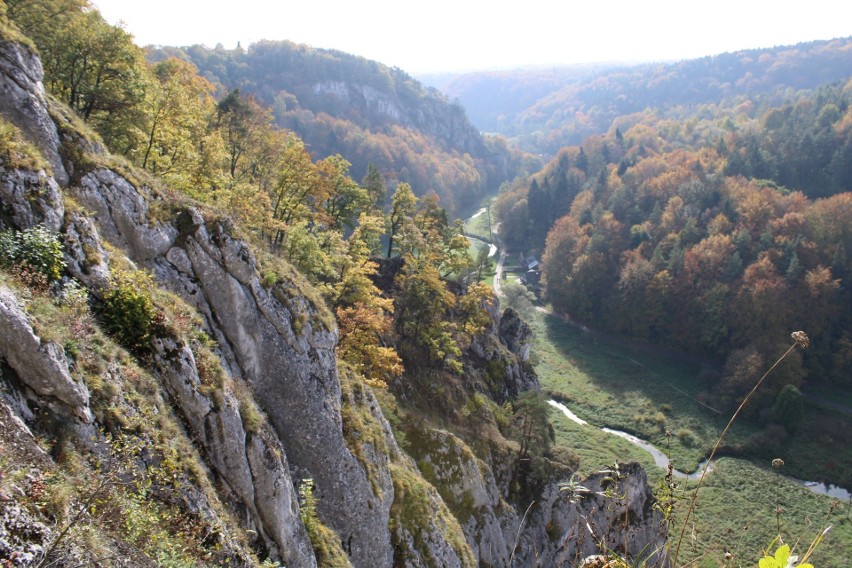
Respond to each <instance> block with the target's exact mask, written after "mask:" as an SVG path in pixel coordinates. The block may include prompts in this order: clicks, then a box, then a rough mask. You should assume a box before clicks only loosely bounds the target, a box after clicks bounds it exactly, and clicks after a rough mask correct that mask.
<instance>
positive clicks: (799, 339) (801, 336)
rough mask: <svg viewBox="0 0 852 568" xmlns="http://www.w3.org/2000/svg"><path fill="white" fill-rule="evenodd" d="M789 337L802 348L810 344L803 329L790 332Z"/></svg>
mask: <svg viewBox="0 0 852 568" xmlns="http://www.w3.org/2000/svg"><path fill="white" fill-rule="evenodd" d="M790 337H792V338H793V341H795V342H796V345H798V346H799V347H801V348H802V349H807V348H808V346H809V345H810V344H811V340H810V339H808V335H807V334H806V333H805V332H804V331H794V332H793V333H791V334H790Z"/></svg>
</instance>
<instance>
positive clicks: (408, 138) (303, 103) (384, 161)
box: [149, 41, 523, 212]
mask: <svg viewBox="0 0 852 568" xmlns="http://www.w3.org/2000/svg"><path fill="white" fill-rule="evenodd" d="M169 56H173V57H179V58H181V59H186V60H189V61H191V62H192V63H193V64H194V65H196V66H197V67H198V69H199V72H200V73H201V74H202V75H203V76H204V77H205V78H206V79H208V80H209V81H210V82H212V83H213V84H214V85H216V86H217V87H218V89H219V90H220V92H221V94H224V93H226V92H228V91H230V90H233V89H239V90H240V92H241V93H243V94H248V95H252V96H254V97H255V98H257V99H258V100H259V101H261V102H262V103H263V104H265V105H267V106H269V107H270V108H271V109H272V110H273V113H274V115H275V119H276V121H277V123H278V124H279V125H280V126H283V127H285V128H289V129H292V130H294V131H295V132H297V133H298V134H299V136H300V137H301V138H302V139H303V140H305V142H306V143H307V144H308V146H309V148H310V149H311V151H312V153H313V154H314V156H315V157H317V158H323V157H326V156H330V155H333V154H341V155H342V156H343V157H344V158H346V159H347V160H349V161H350V162H351V163H352V173H353V176H354V177H356V179H360V178H361V177H363V176H364V175H366V173H367V166H368V164H373V165H375V166H377V167H378V168H379V170H380V171H381V172H382V173H383V175H384V176H385V178H386V180H387V181H388V183H389V184H390V185H395V183H393V182H395V181H404V182H407V183H410V184H411V185H412V187H413V188H414V190H415V192H416V193H417V194H418V195H424V194H426V193H427V192H429V191H433V192H435V193H437V194H438V195H439V196H440V198H441V204H442V206H443V207H445V208H446V209H448V210H450V211H451V212H454V211H457V210H458V209H465V208H470V207H472V206H474V205H477V204H478V203H479V200H480V199H481V198H482V196H483V195H485V194H486V193H487V192H491V191H494V190H496V188H497V187H498V186H499V185H500V183H502V182H503V181H504V180H506V179H511V178H512V177H514V176H515V175H517V174H518V173H519V171H518V170H519V168H521V167H522V165H523V164H522V157H521V156H520V155H519V154H518V153H516V152H511V151H509V150H508V149H507V148H506V147H505V146H503V145H501V144H499V143H495V142H494V141H491V140H488V139H485V138H483V136H482V135H481V134H480V133H479V131H478V130H477V129H476V128H475V127H474V126H473V125H472V124H471V123H470V121H469V120H468V118H467V116H466V114H465V110H464V108H462V106H461V105H460V104H458V103H453V102H451V101H450V100H449V99H447V97H445V96H444V95H442V94H441V93H440V92H438V91H437V90H435V89H430V88H426V87H424V86H423V85H421V84H420V83H419V82H418V81H416V80H415V79H413V78H412V77H411V76H409V75H408V74H406V73H405V72H404V71H402V70H400V69H396V68H388V67H386V66H384V65H382V64H380V63H377V62H375V61H369V60H367V59H364V58H362V57H357V56H354V55H349V54H347V53H343V52H339V51H333V50H324V49H314V48H311V47H309V46H306V45H300V44H295V43H292V42H288V41H261V42H258V43H255V44H253V45H251V46H250V47H249V48H248V49H247V50H243V49H234V50H226V49H221V48H216V49H208V48H206V47H203V46H191V47H185V48H180V49H179V48H170V47H166V48H158V49H156V50H153V51H151V52H150V53H149V57H150V58H152V59H154V60H159V59H163V58H165V57H169Z"/></svg>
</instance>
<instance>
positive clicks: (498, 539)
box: [415, 430, 515, 567]
mask: <svg viewBox="0 0 852 568" xmlns="http://www.w3.org/2000/svg"><path fill="white" fill-rule="evenodd" d="M416 448H417V450H416V451H415V455H416V456H417V459H418V466H419V467H420V470H421V472H423V474H424V476H425V477H426V478H427V479H428V480H429V481H430V482H431V483H432V484H433V485H434V486H435V487H437V488H439V490H440V493H441V497H443V499H444V502H446V503H447V504H448V506H449V507H450V509H451V510H452V511H453V513H454V514H455V516H456V518H457V519H458V521H459V522H460V523H461V525H462V528H463V530H464V534H465V536H466V538H467V542H468V544H469V545H470V547H471V550H472V551H473V553H474V555H475V557H476V559H477V562H478V565H479V566H495V567H496V566H508V565H509V557H510V555H511V542H510V541H508V540H507V532H508V531H507V530H506V529H508V528H509V526H508V525H509V524H511V521H512V520H514V517H515V514H514V510H513V509H512V507H511V506H510V505H509V504H508V503H506V502H505V501H504V499H503V496H502V494H501V491H500V488H499V484H498V483H497V481H496V480H495V479H494V475H493V473H492V471H491V468H490V467H489V466H488V464H486V463H485V462H483V461H482V460H480V459H479V458H477V457H476V455H475V454H474V453H473V452H472V451H471V449H470V448H469V447H468V445H467V444H466V443H465V442H464V441H463V440H461V439H460V438H459V437H458V436H455V435H454V434H452V433H450V432H447V431H445V430H431V431H429V432H425V433H424V434H423V437H422V439H418V440H417V444H416ZM504 523H505V524H506V525H507V526H504Z"/></svg>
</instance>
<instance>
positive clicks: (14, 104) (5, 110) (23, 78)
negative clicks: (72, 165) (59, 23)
mask: <svg viewBox="0 0 852 568" xmlns="http://www.w3.org/2000/svg"><path fill="white" fill-rule="evenodd" d="M43 78H44V69H43V68H42V66H41V60H39V58H38V57H37V56H36V54H35V53H33V51H32V50H31V49H30V48H28V47H27V46H25V45H23V44H21V43H18V42H14V41H8V40H7V39H5V38H3V37H0V113H2V114H3V116H5V117H6V119H7V120H10V121H11V122H12V123H13V124H15V126H17V127H18V128H20V129H21V130H22V131H23V132H24V134H25V135H26V136H27V137H28V138H29V139H30V141H31V142H32V143H33V144H35V146H36V147H37V148H38V149H39V151H41V153H42V155H43V156H44V158H45V159H46V160H47V161H48V163H50V167H51V168H52V169H53V177H54V179H55V180H56V181H57V182H58V183H59V185H62V186H65V185H68V174H67V173H66V171H65V167H64V166H63V165H62V159H61V158H60V154H59V134H58V132H57V130H56V125H55V124H54V123H53V120H52V119H51V118H50V115H49V114H48V111H47V97H46V95H45V92H44V85H43V84H42V79H43Z"/></svg>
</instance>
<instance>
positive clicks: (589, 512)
mask: <svg viewBox="0 0 852 568" xmlns="http://www.w3.org/2000/svg"><path fill="white" fill-rule="evenodd" d="M574 487H575V491H574V492H571V491H564V490H562V488H561V487H560V486H559V485H558V484H555V483H554V484H550V485H548V486H547V487H545V489H544V491H542V493H541V495H540V497H539V500H538V501H537V502H536V503H534V504H533V505H532V507H531V509H530V512H529V515H528V517H527V519H526V521H525V522H524V526H523V527H522V530H521V531H520V534H519V538H518V542H517V546H516V548H515V556H514V562H513V563H512V566H515V567H517V568H520V567H522V566H576V565H578V564H579V563H580V562H581V561H582V560H583V559H584V558H586V557H588V556H591V555H593V554H596V553H599V552H600V551H601V543H604V544H605V546H606V547H607V549H608V550H609V551H611V552H615V553H617V554H620V555H622V556H626V557H629V558H642V557H644V558H649V559H651V562H650V563H649V565H656V564H655V561H654V560H653V559H655V558H656V555H657V554H658V553H660V552H661V550H662V545H663V544H664V542H665V538H666V535H665V534H664V530H665V527H664V526H663V523H662V517H661V515H660V514H659V512H657V511H655V510H654V509H653V502H654V496H653V493H652V491H651V488H650V486H649V485H648V478H647V475H646V473H645V470H644V469H642V467H641V466H640V465H639V464H637V463H630V464H621V465H620V466H619V470H618V471H617V472H607V473H598V474H595V475H594V476H592V477H590V478H588V479H584V480H582V482H581V483H578V484H577V485H575V486H574ZM625 547H626V550H625ZM660 562H662V560H660ZM662 565H665V564H662Z"/></svg>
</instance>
